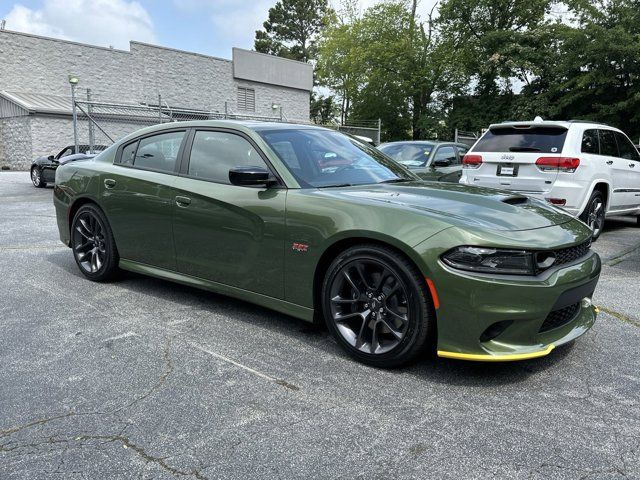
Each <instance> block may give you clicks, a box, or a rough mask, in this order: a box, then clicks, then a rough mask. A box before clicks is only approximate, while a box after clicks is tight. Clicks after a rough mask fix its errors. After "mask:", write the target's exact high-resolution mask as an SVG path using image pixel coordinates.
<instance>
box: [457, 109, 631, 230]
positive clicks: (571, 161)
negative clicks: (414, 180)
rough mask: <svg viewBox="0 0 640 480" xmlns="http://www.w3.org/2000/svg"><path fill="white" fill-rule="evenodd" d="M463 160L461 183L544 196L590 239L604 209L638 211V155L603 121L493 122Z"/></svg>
mask: <svg viewBox="0 0 640 480" xmlns="http://www.w3.org/2000/svg"><path fill="white" fill-rule="evenodd" d="M462 163H463V170H462V177H461V178H460V183H464V184H467V185H477V186H483V187H493V188H501V189H507V190H514V191H516V192H519V193H522V194H524V195H529V196H532V197H537V198H541V199H544V200H546V201H548V202H549V203H552V204H554V205H557V206H560V207H562V208H564V209H565V210H567V211H568V212H569V213H571V214H573V215H574V216H576V217H579V218H580V219H581V220H583V221H584V222H585V223H586V224H587V225H589V226H590V227H591V228H592V230H593V238H594V239H596V238H598V236H600V233H601V232H602V227H603V225H604V218H605V215H607V216H609V215H640V155H639V154H638V151H637V150H636V148H635V146H634V145H633V143H631V141H630V140H629V138H627V136H626V135H625V134H624V133H622V132H621V131H620V130H618V129H616V128H613V127H609V126H607V125H601V124H597V123H589V122H584V121H569V122H553V121H543V120H542V119H541V118H540V117H537V118H536V119H535V120H534V121H533V122H505V123H498V124H494V125H491V126H490V127H489V130H487V131H486V132H485V134H484V135H483V136H482V137H481V138H480V139H479V140H478V141H477V142H476V144H475V145H474V146H473V147H472V148H471V150H470V151H469V153H467V155H465V157H464V159H463V162H462ZM638 223H639V225H640V217H638Z"/></svg>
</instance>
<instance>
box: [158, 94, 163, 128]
mask: <svg viewBox="0 0 640 480" xmlns="http://www.w3.org/2000/svg"><path fill="white" fill-rule="evenodd" d="M158 123H162V95H160V94H158Z"/></svg>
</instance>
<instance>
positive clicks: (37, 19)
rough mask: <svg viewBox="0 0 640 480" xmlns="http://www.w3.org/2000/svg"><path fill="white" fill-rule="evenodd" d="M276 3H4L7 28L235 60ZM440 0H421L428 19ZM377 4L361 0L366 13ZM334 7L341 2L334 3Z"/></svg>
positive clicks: (0, 11)
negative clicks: (237, 49) (141, 44)
mask: <svg viewBox="0 0 640 480" xmlns="http://www.w3.org/2000/svg"><path fill="white" fill-rule="evenodd" d="M276 1H277V0H251V1H242V0H137V1H134V0H131V1H130V0H20V1H15V0H0V20H1V19H4V20H6V27H5V28H6V29H7V30H14V31H18V32H25V33H33V34H37V35H44V36H47V37H55V38H61V39H65V40H73V41H77V42H82V43H88V44H91V45H99V46H104V47H108V46H113V47H114V48H119V49H123V50H128V49H129V40H136V41H139V42H145V43H151V44H155V45H162V46H165V47H170V48H177V49H179V50H186V51H191V52H197V53H202V54H205V55H212V56H215V57H222V58H231V48H232V47H240V48H246V49H251V48H253V39H254V35H255V31H256V30H257V29H260V28H261V27H262V23H263V22H264V21H265V20H266V19H267V16H268V11H269V8H270V7H272V6H273V5H274V4H275V3H276ZM436 1H437V0H421V1H420V3H419V8H418V11H419V12H420V13H421V14H422V15H423V16H426V14H427V13H428V11H429V10H430V9H431V7H432V6H433V4H434V3H435V2H436ZM376 2H377V0H360V7H361V9H366V8H367V7H369V6H371V5H373V4H375V3H376ZM330 3H331V4H332V6H333V7H334V8H337V7H339V6H340V3H339V0H330Z"/></svg>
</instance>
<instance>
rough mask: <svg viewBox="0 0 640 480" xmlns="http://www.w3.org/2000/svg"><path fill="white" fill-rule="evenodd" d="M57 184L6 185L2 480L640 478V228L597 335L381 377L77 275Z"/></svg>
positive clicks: (606, 279) (266, 317)
mask: <svg viewBox="0 0 640 480" xmlns="http://www.w3.org/2000/svg"><path fill="white" fill-rule="evenodd" d="M51 195H52V190H51V188H47V189H44V190H37V189H34V188H33V187H32V186H31V184H30V182H29V177H28V174H27V173H25V172H2V173H0V226H1V227H2V228H0V292H2V294H1V296H0V298H1V301H0V329H1V330H0V364H1V365H2V369H0V385H2V387H1V388H0V478H2V479H31V478H34V479H35V478H37V479H40V478H47V479H48V478H51V479H57V478H64V479H76V478H78V479H81V478H87V479H96V478H116V479H117V478H132V477H137V478H145V479H147V478H194V479H216V478H243V479H249V478H256V479H257V478H260V479H262V478H323V479H327V478H443V479H444V478H451V479H454V478H455V479H458V478H483V479H484V478H509V479H543V478H559V479H563V478H567V479H574V478H590V479H617V478H640V451H639V449H640V405H639V397H640V369H639V368H638V367H639V366H640V348H639V347H638V345H639V341H640V309H639V308H638V307H639V305H640V299H639V297H640V286H639V283H640V248H638V247H640V229H638V228H637V227H636V226H635V220H634V219H624V218H622V219H615V220H610V221H608V222H607V226H606V231H605V233H604V234H603V236H602V237H601V239H600V240H599V241H598V242H597V243H596V244H594V249H595V250H597V251H598V252H599V253H600V254H601V256H602V258H603V260H604V262H605V265H604V268H603V273H602V276H601V280H600V284H599V287H598V289H597V291H596V295H595V297H594V302H595V303H596V304H597V305H600V306H602V312H601V314H600V316H599V318H598V321H597V323H596V325H595V326H594V328H593V330H592V331H591V332H589V333H587V334H586V335H585V336H584V337H582V338H581V339H579V340H578V341H577V342H575V343H574V344H572V345H569V346H566V347H560V348H557V349H556V350H554V352H552V354H551V355H549V356H548V357H544V358H542V359H538V360H532V361H526V362H518V363H506V364H482V363H477V364H476V363H466V362H459V361H453V360H442V359H435V358H427V359H425V360H423V361H421V362H420V363H418V364H417V365H415V366H412V367H410V368H406V369H401V370H394V371H381V370H376V369H373V368H369V367H366V366H364V365H360V364H358V363H355V362H354V361H352V360H350V359H349V358H347V357H346V356H345V355H344V354H343V353H342V352H341V350H340V349H339V348H338V347H337V345H336V344H335V343H334V342H333V340H332V339H331V338H330V337H329V336H328V334H327V332H326V331H323V330H318V329H315V328H313V327H312V326H310V325H308V324H306V323H304V322H301V321H298V320H296V319H293V318H290V317H287V316H285V315H281V314H279V313H276V312H272V311H269V310H266V309H263V308H260V307H256V306H253V305H250V304H247V303H244V302H240V301H237V300H233V299H229V298H226V297H223V296H220V295H216V294H212V293H209V292H204V291H199V290H195V289H192V288H188V287H184V286H181V285H176V284H172V283H169V282H165V281H161V280H156V279H153V278H148V277H143V276H139V275H134V274H127V275H125V276H124V277H123V278H122V279H121V280H119V281H117V282H115V283H111V284H96V283H92V282H89V281H87V280H85V279H84V278H83V277H82V276H81V274H80V273H79V271H78V270H77V268H76V265H75V263H74V261H73V258H72V255H71V252H70V251H69V249H67V248H66V247H64V246H63V245H62V244H61V243H60V242H59V240H58V233H57V228H56V222H55V217H54V210H53V206H52V203H51Z"/></svg>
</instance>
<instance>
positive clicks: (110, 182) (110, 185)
mask: <svg viewBox="0 0 640 480" xmlns="http://www.w3.org/2000/svg"><path fill="white" fill-rule="evenodd" d="M104 186H105V188H113V187H115V186H116V181H115V180H114V179H112V178H105V179H104Z"/></svg>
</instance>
